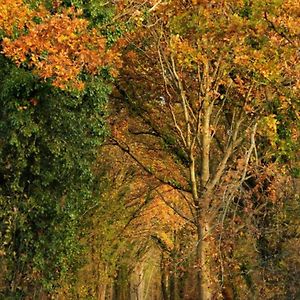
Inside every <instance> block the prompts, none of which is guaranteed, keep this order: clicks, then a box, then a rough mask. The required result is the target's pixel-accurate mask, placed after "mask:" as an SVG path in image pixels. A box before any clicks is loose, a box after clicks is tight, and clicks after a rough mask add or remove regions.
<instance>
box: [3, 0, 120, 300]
mask: <svg viewBox="0 0 300 300" xmlns="http://www.w3.org/2000/svg"><path fill="white" fill-rule="evenodd" d="M31 4H32V6H29V5H26V4H24V2H23V1H17V3H11V2H10V1H4V2H1V5H0V6H1V13H0V16H1V18H0V20H1V21H0V26H1V28H0V29H1V33H0V38H1V40H0V43H1V44H0V47H1V52H2V54H1V55H0V69H1V75H0V90H1V91H0V102H1V107H2V108H1V113H0V145H1V147H0V181H1V186H0V205H1V211H0V224H1V227H0V245H1V246H0V247H1V248H0V260H1V266H2V267H3V273H2V274H1V276H2V278H1V281H3V282H4V286H5V288H4V289H3V290H1V291H0V295H1V298H2V297H5V299H9V297H11V299H24V298H25V297H26V296H30V297H33V298H38V299H40V298H41V297H43V296H45V295H47V294H49V295H53V294H55V292H56V290H57V289H58V288H61V287H62V286H64V285H66V284H67V283H68V282H71V281H72V279H73V278H72V274H74V272H75V270H76V269H77V268H78V266H79V265H80V264H81V262H82V258H81V252H82V247H81V246H80V243H79V241H80V235H81V233H80V232H81V227H82V223H83V221H82V220H83V217H84V215H85V212H86V211H87V210H89V209H90V207H92V206H93V205H95V201H97V199H98V198H97V195H98V188H97V178H96V176H95V175H94V174H93V170H92V165H93V162H94V161H95V157H96V154H97V151H98V148H99V145H100V144H101V143H102V142H103V140H104V137H105V136H106V132H107V131H106V127H105V116H106V103H107V96H108V94H109V92H110V88H109V85H108V82H107V79H109V78H111V75H110V74H109V72H110V71H109V70H111V69H110V67H109V64H110V61H111V62H112V61H113V60H114V59H115V57H117V56H116V55H112V50H109V49H107V48H106V38H105V37H104V36H102V35H101V34H100V33H98V32H97V31H96V30H93V29H91V28H89V27H88V21H87V20H86V19H84V18H83V16H80V11H79V10H76V9H75V8H65V7H64V5H62V4H60V3H57V6H56V4H55V3H53V5H52V6H51V7H48V6H47V5H46V6H38V7H36V3H34V1H32V2H31ZM33 4H35V5H33ZM20 8H22V9H20ZM76 57H77V59H76ZM92 65H93V66H92ZM90 67H91V68H90Z"/></svg>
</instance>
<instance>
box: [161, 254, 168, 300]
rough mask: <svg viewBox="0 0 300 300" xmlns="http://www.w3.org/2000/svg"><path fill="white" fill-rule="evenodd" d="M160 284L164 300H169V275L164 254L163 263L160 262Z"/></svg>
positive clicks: (162, 255) (162, 256)
mask: <svg viewBox="0 0 300 300" xmlns="http://www.w3.org/2000/svg"><path fill="white" fill-rule="evenodd" d="M160 273H161V275H160V276H161V278H160V284H161V293H162V299H163V300H168V299H169V297H168V290H167V274H166V263H165V257H164V253H162V254H161V262H160Z"/></svg>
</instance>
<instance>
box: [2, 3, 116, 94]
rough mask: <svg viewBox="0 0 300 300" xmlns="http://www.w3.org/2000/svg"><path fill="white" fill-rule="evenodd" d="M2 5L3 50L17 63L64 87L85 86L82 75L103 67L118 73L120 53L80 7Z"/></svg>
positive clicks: (97, 71)
mask: <svg viewBox="0 0 300 300" xmlns="http://www.w3.org/2000/svg"><path fill="white" fill-rule="evenodd" d="M1 5H2V10H1V21H2V26H1V27H2V28H3V30H4V34H5V37H4V38H3V41H2V47H3V53H4V54H5V55H6V56H7V57H10V58H11V59H12V60H13V61H14V62H15V63H16V64H17V65H19V66H20V65H23V66H27V67H29V68H31V69H33V70H34V72H35V73H36V74H37V75H39V76H40V77H41V78H42V79H44V80H46V79H49V78H50V79H51V81H52V84H53V85H54V86H57V87H59V88H61V89H65V88H67V87H73V88H77V89H82V88H83V86H84V84H83V81H82V80H81V79H80V75H82V74H83V73H84V72H85V73H88V74H93V75H96V74H98V73H99V71H100V69H101V68H103V67H106V68H109V67H110V72H111V74H112V75H116V70H117V68H118V67H119V66H120V60H119V59H118V54H117V53H116V52H114V51H113V50H108V49H107V47H106V39H105V37H103V36H101V35H100V34H99V33H98V31H97V30H95V29H90V28H89V22H88V20H86V19H84V18H83V17H82V12H81V11H80V10H76V9H75V8H73V7H71V8H61V9H59V10H58V11H56V13H54V14H51V13H50V12H49V11H47V10H46V9H45V8H44V7H43V6H40V7H39V8H37V9H36V10H32V9H30V8H29V7H28V6H27V5H25V4H24V3H23V1H19V2H18V3H17V2H16V3H15V4H13V5H11V3H10V2H9V1H7V2H5V3H4V4H1ZM20 9H21V10H22V15H21V16H20V14H19V13H17V10H18V11H19V10H20ZM11 16H13V17H11ZM14 17H15V18H14Z"/></svg>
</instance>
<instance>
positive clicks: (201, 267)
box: [196, 222, 214, 300]
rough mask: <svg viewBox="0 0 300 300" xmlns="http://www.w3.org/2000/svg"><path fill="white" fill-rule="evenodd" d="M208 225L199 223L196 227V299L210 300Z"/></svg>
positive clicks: (211, 291)
mask: <svg viewBox="0 0 300 300" xmlns="http://www.w3.org/2000/svg"><path fill="white" fill-rule="evenodd" d="M209 227H210V226H209V224H208V223H206V222H201V223H200V222H199V223H198V226H197V238H198V243H197V248H196V260H197V289H196V290H197V299H198V300H211V299H212V298H213V294H214V291H213V282H212V274H211V268H210V262H209V261H210V256H209V249H210V245H209V242H208V239H207V235H208V233H209V229H210V228H209Z"/></svg>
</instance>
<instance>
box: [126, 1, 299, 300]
mask: <svg viewBox="0 0 300 300" xmlns="http://www.w3.org/2000/svg"><path fill="white" fill-rule="evenodd" d="M136 3H140V2H139V1H137V2H136ZM137 7H138V9H137V11H136V16H138V17H137V18H136V19H135V21H136V25H137V29H136V31H135V34H132V33H131V35H130V36H128V47H127V49H126V50H127V51H125V55H124V60H125V61H126V60H127V64H126V66H127V68H126V67H125V68H124V69H123V72H122V73H121V79H120V86H121V87H122V89H123V90H125V91H126V93H127V94H131V95H133V96H132V98H134V99H135V100H134V101H133V105H135V106H136V105H137V103H138V104H140V106H141V107H142V108H143V109H144V112H146V114H148V117H149V115H150V117H149V118H151V119H152V124H154V123H159V126H160V128H164V130H165V129H166V128H168V130H169V131H171V132H172V133H173V134H174V136H176V138H175V144H176V146H175V147H173V149H178V148H180V149H181V153H183V155H181V158H182V157H183V158H184V160H185V161H183V160H182V162H183V163H186V164H187V170H188V172H189V175H188V176H187V179H188V181H189V191H190V193H191V195H192V201H191V202H190V206H191V207H192V208H193V214H192V215H193V223H194V225H195V227H196V229H197V239H198V242H197V256H198V284H197V285H198V286H199V287H200V288H199V291H198V296H197V297H198V298H199V299H212V298H213V297H215V296H216V295H218V294H220V293H221V289H222V288H221V287H220V286H222V282H220V277H219V276H218V274H219V271H218V269H220V265H218V262H216V259H215V258H216V256H218V255H217V245H216V236H215V232H217V230H216V229H217V228H218V226H219V222H218V220H219V218H220V215H222V214H223V215H225V216H226V203H227V201H229V202H230V201H232V200H233V199H236V197H240V195H241V193H244V192H245V191H246V189H245V184H246V180H247V178H248V176H250V177H251V174H250V173H249V165H251V166H252V165H255V164H257V165H259V164H260V163H261V162H262V163H267V161H266V160H265V159H262V157H263V156H264V153H266V152H265V151H266V149H272V150H271V151H272V153H274V154H273V159H275V160H276V157H277V158H278V153H279V152H280V151H278V145H279V144H280V138H278V136H277V124H278V123H279V122H280V121H279V114H276V115H274V113H273V112H271V111H270V106H271V105H272V104H271V103H278V104H277V105H279V106H280V107H283V106H284V107H286V110H285V111H282V112H283V114H285V113H286V112H287V111H289V113H291V114H292V115H293V118H294V120H299V116H298V115H297V108H296V107H297V105H298V104H297V102H296V98H297V95H299V79H298V78H299V69H298V68H295V67H293V66H292V65H290V64H289V62H290V61H293V62H294V63H296V62H298V60H299V57H298V54H297V45H299V39H298V35H297V32H295V29H294V28H295V27H294V25H295V24H296V23H297V22H298V19H297V17H296V14H295V8H296V7H298V4H293V3H291V2H289V1H288V2H285V4H284V5H283V6H281V5H279V4H278V3H276V2H272V1H270V2H267V3H262V2H261V1H252V2H248V1H226V2H225V1H223V2H220V3H211V2H208V1H191V2H189V1H186V2H182V1H170V2H169V3H161V2H157V3H156V5H154V6H153V5H150V4H149V3H147V4H144V6H142V5H140V6H138V4H137ZM287 20H289V21H287ZM296 31H297V30H296ZM294 65H295V64H294ZM133 66H135V68H133ZM287 78H290V80H288V79H287ZM128 82H131V85H129V84H128ZM287 82H289V83H288V84H287ZM161 96H163V97H164V98H165V102H166V105H164V104H162V107H161V108H160V110H163V113H164V118H163V119H159V118H158V114H155V113H154V112H155V110H154V109H151V108H149V103H151V101H153V102H152V103H153V105H155V104H154V103H155V99H159V98H160V97H161ZM156 103H158V102H156ZM157 105H158V104H157ZM156 112H157V111H156ZM144 115H145V114H144ZM281 116H282V115H281ZM285 118H286V117H281V120H283V119H285ZM169 124H172V125H173V126H170V125H169ZM292 127H293V126H292ZM292 127H291V128H290V129H289V130H293V129H292ZM161 131H162V130H160V132H161ZM257 135H260V136H265V137H266V140H265V143H264V147H263V146H257V142H256V140H257ZM295 138H296V136H294V138H293V142H294V143H295V141H296V139H295ZM282 140H284V138H282ZM275 148H276V149H275ZM177 153H178V152H177ZM258 154H259V155H258ZM279 156H280V155H279ZM233 173H234V176H235V177H234V178H233V177H231V176H232V174H233ZM168 181H169V182H171V181H172V180H170V179H168ZM228 182H229V183H228ZM181 189H182V190H184V186H182V187H181ZM226 191H228V193H227V192H226ZM224 197H226V198H224Z"/></svg>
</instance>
